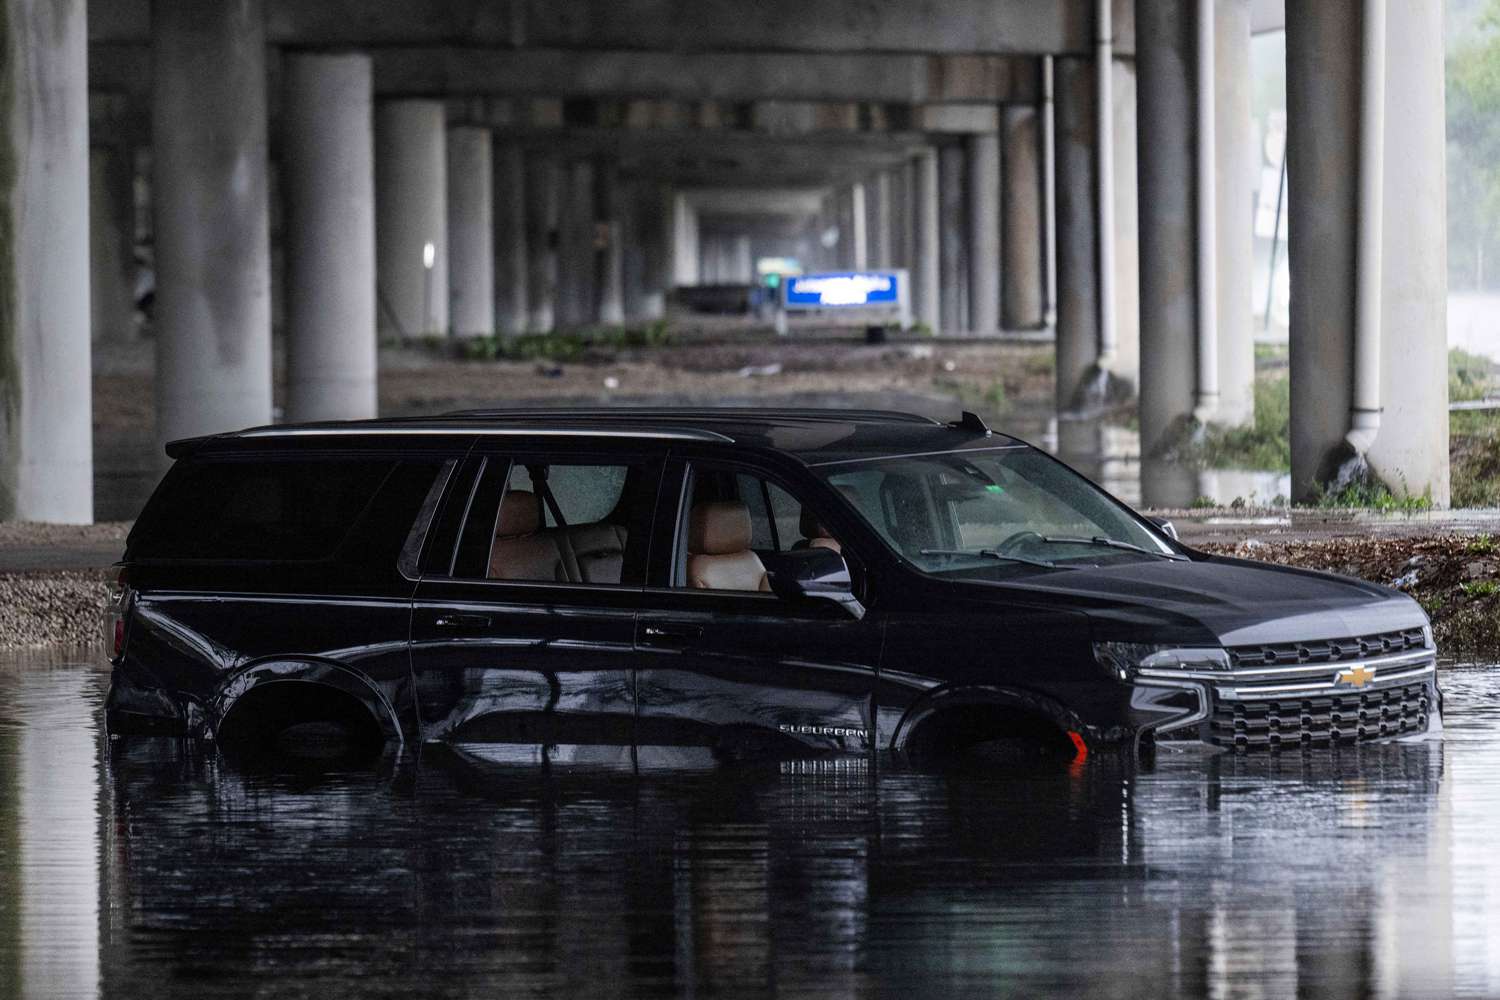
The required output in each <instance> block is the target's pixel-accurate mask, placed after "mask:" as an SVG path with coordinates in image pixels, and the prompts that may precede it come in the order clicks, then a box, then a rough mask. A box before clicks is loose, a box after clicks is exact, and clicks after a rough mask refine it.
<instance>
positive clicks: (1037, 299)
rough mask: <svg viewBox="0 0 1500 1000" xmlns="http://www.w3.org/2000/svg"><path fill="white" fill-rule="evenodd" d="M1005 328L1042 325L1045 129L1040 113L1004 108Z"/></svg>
mask: <svg viewBox="0 0 1500 1000" xmlns="http://www.w3.org/2000/svg"><path fill="white" fill-rule="evenodd" d="M1000 143H1001V154H1002V159H1003V165H1002V170H1001V174H1000V180H1001V188H1000V219H1001V233H1000V241H1001V250H1000V265H1001V294H1000V303H1001V305H1002V306H1003V307H1004V309H1003V319H1002V325H1003V326H1004V327H1005V329H1007V330H1034V329H1036V328H1038V327H1040V326H1041V325H1042V295H1043V291H1044V289H1043V287H1042V282H1043V279H1044V275H1043V270H1042V241H1043V236H1042V165H1041V155H1042V130H1041V117H1040V115H1039V114H1038V112H1037V109H1036V108H1034V107H1030V106H1024V105H1014V106H1011V107H1007V108H1005V109H1003V112H1002V118H1001V132H1000Z"/></svg>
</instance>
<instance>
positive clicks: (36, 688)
mask: <svg viewBox="0 0 1500 1000" xmlns="http://www.w3.org/2000/svg"><path fill="white" fill-rule="evenodd" d="M106 683H107V677H106V676H105V675H104V674H103V673H101V672H99V671H98V670H96V669H92V668H86V667H80V666H52V667H47V666H37V665H31V666H25V667H22V666H17V665H15V664H11V665H9V666H6V665H5V664H4V663H3V662H0V996H3V997H23V998H25V997H61V996H79V997H93V996H108V997H137V996H139V997H146V996H150V997H179V996H180V997H212V996H243V995H258V996H277V997H282V996H315V997H318V998H320V1000H330V998H337V997H346V996H347V997H378V996H400V997H411V996H454V997H459V996H486V997H503V996H527V995H543V994H546V995H559V996H646V995H677V996H688V997H698V996H703V997H706V996H721V995H735V996H739V995H751V996H753V995H764V994H771V993H776V994H779V995H786V996H796V995H818V996H900V997H916V996H933V997H945V998H946V997H954V996H974V995H1026V996H1031V995H1039V994H1044V993H1055V994H1061V995H1067V996H1073V997H1094V996H1098V997H1199V996H1215V997H1218V996H1226V997H1227V996H1250V997H1257V996H1266V997H1280V996H1294V995H1303V996H1315V997H1341V996H1359V997H1364V996H1374V997H1398V996H1399V997H1413V996H1428V995H1431V996H1447V995H1452V994H1455V993H1460V994H1464V993H1466V994H1470V995H1474V996H1486V997H1492V996H1496V995H1500V852H1497V851H1496V850H1495V844H1496V841H1497V836H1500V834H1497V831H1500V697H1497V695H1500V667H1496V668H1474V669H1453V670H1450V671H1447V672H1445V674H1444V675H1443V686H1444V688H1445V691H1446V693H1447V714H1448V717H1447V731H1446V734H1445V737H1444V738H1443V739H1442V740H1441V741H1439V742H1429V743H1421V744H1414V745H1400V746H1383V747H1374V748H1365V749H1363V750H1361V751H1358V752H1347V751H1346V752H1344V753H1341V754H1337V755H1327V754H1323V755H1313V756H1302V755H1300V754H1298V755H1285V756H1281V757H1279V758H1271V757H1259V758H1245V757H1234V756H1217V757H1207V758H1205V757H1197V756H1193V757H1173V758H1170V759H1159V760H1158V761H1157V762H1156V763H1155V764H1154V766H1150V767H1145V766H1141V767H1135V766H1127V765H1125V764H1124V763H1122V762H1120V761H1119V760H1116V759H1113V758H1111V757H1107V756H1100V755H1095V756H1094V757H1092V758H1090V759H1089V760H1088V761H1087V762H1085V763H1083V764H1082V765H1075V766H1073V767H1071V768H1065V769H1058V770H1055V771H1046V772H1040V773H1038V772H1031V773H1027V774H1016V773H1006V772H1004V771H1001V770H999V769H997V768H996V767H995V766H993V765H990V766H980V765H971V766H968V767H965V768H952V769H932V770H914V769H912V768H910V767H904V766H900V765H898V764H897V763H895V762H893V761H888V760H884V759H877V760H875V761H873V762H872V761H867V760H852V761H851V760H826V759H825V760H808V761H796V762H784V763H772V764H766V765H762V766H754V767H746V766H739V767H735V768H733V769H725V768H716V767H713V766H711V765H707V764H703V766H698V764H695V763H694V762H683V766H680V767H675V768H672V767H665V766H662V767H655V768H653V767H643V766H639V765H631V764H629V763H625V764H622V765H621V766H620V767H618V768H592V769H587V770H578V769H572V768H569V767H568V766H566V765H564V764H561V763H559V762H557V761H556V760H551V761H549V760H547V759H546V758H547V755H546V754H540V753H539V754H538V755H537V757H538V758H539V760H540V762H535V761H532V762H527V761H524V760H515V759H513V760H512V762H511V763H502V762H500V761H501V760H502V756H501V755H496V754H491V753H485V752H483V751H482V750H480V749H479V748H470V750H471V751H472V752H470V750H460V751H459V752H449V753H436V752H427V753H424V754H423V756H422V757H421V759H420V760H411V759H404V760H399V761H389V762H387V766H386V767H385V768H384V769H383V770H382V771H381V773H378V774H359V773H338V772H326V773H307V774H303V775H299V776H295V777H287V776H279V777H278V776H270V775H259V776H256V775H244V774H240V773H236V772H234V771H232V770H230V769H229V768H227V767H226V766H224V765H223V764H221V763H220V761H219V760H218V759H217V758H216V757H215V756H214V755H213V754H212V752H211V751H209V752H205V751H204V749H203V748H200V747H196V746H193V745H186V744H180V743H178V742H177V741H174V740H163V739H132V740H129V741H115V742H113V743H111V742H109V741H107V740H106V739H104V738H103V737H102V736H101V726H100V707H101V705H102V700H103V694H104V689H105V686H106ZM511 756H512V758H514V757H515V756H516V755H511ZM521 756H522V757H525V756H528V755H521Z"/></svg>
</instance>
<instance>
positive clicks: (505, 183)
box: [491, 143, 528, 336]
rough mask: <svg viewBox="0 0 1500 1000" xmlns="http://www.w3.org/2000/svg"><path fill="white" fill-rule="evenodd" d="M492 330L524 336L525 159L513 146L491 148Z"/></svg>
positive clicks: (507, 334)
mask: <svg viewBox="0 0 1500 1000" xmlns="http://www.w3.org/2000/svg"><path fill="white" fill-rule="evenodd" d="M492 156H493V158H494V163H493V166H494V173H493V175H492V176H493V183H492V191H493V194H492V196H491V197H492V201H493V208H494V217H495V228H494V234H495V235H494V243H495V330H496V332H497V333H500V334H502V335H505V336H515V335H516V334H519V333H524V332H525V330H526V321H527V298H528V296H527V294H526V292H527V288H526V282H527V273H528V271H527V267H528V259H527V253H526V156H525V154H524V153H522V152H521V147H520V146H518V145H516V144H515V143H502V144H500V145H498V146H496V148H495V149H494V151H493V153H492Z"/></svg>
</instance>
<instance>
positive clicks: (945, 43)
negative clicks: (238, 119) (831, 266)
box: [88, 0, 1089, 54]
mask: <svg viewBox="0 0 1500 1000" xmlns="http://www.w3.org/2000/svg"><path fill="white" fill-rule="evenodd" d="M267 8H268V9H267V12H266V30H267V33H268V36H269V37H270V39H271V41H272V42H274V43H276V44H280V45H303V46H352V45H358V46H379V45H413V44H425V45H491V46H503V47H511V48H517V47H521V46H526V45H535V46H540V47H557V48H566V49H661V50H669V51H685V52H695V51H696V52H703V51H711V50H723V51H727V52H946V53H974V52H984V53H996V54H1026V53H1031V54H1035V53H1041V52H1079V53H1081V52H1083V51H1085V50H1086V49H1087V48H1088V46H1089V37H1088V30H1089V5H1087V4H1080V3H1067V2H1063V0H1050V2H1022V3H995V2H994V0H947V2H945V3H944V4H943V5H942V8H941V16H934V14H933V10H932V8H931V7H929V6H927V5H923V4H870V5H865V6H862V7H856V8H851V7H850V6H849V4H848V3H847V2H845V0H766V2H763V3H761V4H759V5H758V6H757V7H756V9H755V11H754V16H747V12H746V9H745V7H744V6H743V5H742V4H740V3H739V2H737V0H700V2H698V3H691V4H672V5H668V6H664V5H663V4H661V3H660V0H578V2H571V3H566V4H560V3H556V2H554V0H509V2H499V3H497V2H495V0H323V2H319V3H308V2H306V0H270V2H269V3H268V4H267ZM88 22H89V38H90V40H93V41H141V40H144V39H145V38H146V37H148V35H149V32H150V0H90V3H89V11H88ZM807 25H822V26H826V27H827V28H828V29H829V30H806V28H805V26H807Z"/></svg>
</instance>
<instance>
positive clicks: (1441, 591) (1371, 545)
mask: <svg viewBox="0 0 1500 1000" xmlns="http://www.w3.org/2000/svg"><path fill="white" fill-rule="evenodd" d="M1199 548H1201V549H1203V550H1204V551H1205V552H1212V553H1214V554H1216V555H1226V556H1236V557H1238V558H1241V559H1257V560H1260V561H1262V562H1272V563H1279V564H1281V565H1285V566H1301V567H1303V568H1304V569H1318V570H1326V571H1327V572H1330V573H1341V574H1343V575H1345V576H1356V577H1359V578H1360V579H1362V580H1368V581H1370V582H1371V583H1378V584H1381V585H1382V586H1387V587H1395V588H1396V589H1397V590H1401V591H1404V592H1406V593H1408V594H1410V595H1411V596H1412V597H1414V598H1416V600H1417V602H1418V603H1420V604H1421V605H1422V608H1423V610H1425V611H1426V612H1427V614H1428V616H1429V617H1430V618H1431V619H1432V628H1433V633H1434V635H1435V637H1436V638H1437V643H1438V648H1439V649H1440V650H1441V651H1442V652H1443V654H1444V655H1445V656H1448V657H1453V658H1457V659H1467V658H1473V657H1476V656H1484V657H1488V658H1493V657H1494V656H1495V653H1496V651H1497V650H1500V540H1496V539H1492V538H1491V537H1490V536H1489V535H1456V534H1447V535H1429V536H1426V537H1416V538H1328V539H1317V540H1304V541H1293V542H1281V541H1270V542H1267V541H1260V540H1255V539H1251V540H1248V541H1244V542H1240V543H1238V544H1232V545H1224V544H1204V545H1201V546H1199Z"/></svg>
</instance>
